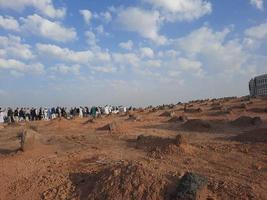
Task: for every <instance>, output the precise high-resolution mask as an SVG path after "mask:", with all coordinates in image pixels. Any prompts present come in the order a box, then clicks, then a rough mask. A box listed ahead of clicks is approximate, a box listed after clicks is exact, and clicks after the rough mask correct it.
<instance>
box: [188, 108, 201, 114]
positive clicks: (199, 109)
mask: <svg viewBox="0 0 267 200" xmlns="http://www.w3.org/2000/svg"><path fill="white" fill-rule="evenodd" d="M202 111H203V110H202V109H201V108H186V109H184V112H186V113H200V112H202Z"/></svg>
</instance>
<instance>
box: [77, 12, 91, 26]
mask: <svg viewBox="0 0 267 200" xmlns="http://www.w3.org/2000/svg"><path fill="white" fill-rule="evenodd" d="M80 14H81V15H82V16H83V19H84V21H85V23H86V24H90V22H91V19H92V16H93V15H92V12H91V11H90V10H80Z"/></svg>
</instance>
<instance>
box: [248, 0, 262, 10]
mask: <svg viewBox="0 0 267 200" xmlns="http://www.w3.org/2000/svg"><path fill="white" fill-rule="evenodd" d="M250 4H251V5H253V6H255V7H256V8H257V9H259V10H264V5H263V0H250Z"/></svg>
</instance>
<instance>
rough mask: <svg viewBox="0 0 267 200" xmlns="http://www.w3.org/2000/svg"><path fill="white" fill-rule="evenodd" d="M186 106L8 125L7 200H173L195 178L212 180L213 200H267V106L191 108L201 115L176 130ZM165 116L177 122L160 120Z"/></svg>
mask: <svg viewBox="0 0 267 200" xmlns="http://www.w3.org/2000/svg"><path fill="white" fill-rule="evenodd" d="M249 102H252V103H249ZM242 103H245V105H246V106H242V105H241V104H242ZM184 105H185V104H182V103H179V104H176V105H163V106H158V107H154V108H153V107H149V108H147V109H139V110H136V111H131V113H130V114H131V115H133V116H138V117H140V118H141V119H142V120H128V118H129V115H125V114H124V115H110V116H106V117H101V118H97V119H94V120H93V121H90V119H89V118H84V119H80V118H77V119H72V120H65V119H61V120H53V121H40V122H39V121H37V122H30V123H17V124H14V125H13V124H11V125H4V126H1V128H0V200H14V199H18V200H29V199H33V200H38V199H46V200H66V199H70V200H84V199H86V200H87V199H98V200H102V199H104V200H110V199H125V200H128V199H151V200H152V199H153V200H154V199H159V200H164V199H166V200H171V199H173V198H174V199H175V198H176V197H179V194H178V193H177V192H178V186H179V184H180V182H181V180H182V177H183V175H185V174H187V172H190V173H193V174H198V175H200V176H201V177H202V176H203V177H205V179H207V181H208V183H207V188H206V189H207V191H205V194H207V198H208V199H216V200H224V199H230V200H231V199H257V200H258V199H259V200H265V199H267V198H266V196H267V195H266V191H267V162H266V161H267V137H266V130H267V115H266V113H265V112H261V111H264V109H266V107H267V100H266V99H264V98H251V99H249V101H248V99H247V98H236V97H233V98H225V99H217V100H212V101H211V100H201V101H194V102H190V105H191V107H188V108H187V109H198V108H200V109H201V112H186V116H187V117H188V119H189V120H188V121H185V122H178V123H176V118H175V116H183V115H185V111H184ZM214 106H222V107H223V108H228V109H229V108H233V110H232V112H229V113H217V114H215V115H210V114H209V113H211V112H212V113H216V112H221V111H222V110H211V108H212V107H214ZM258 109H260V112H255V111H258ZM151 111H153V112H151ZM165 111H167V112H169V113H175V116H173V117H170V115H169V116H166V117H160V115H161V114H162V113H163V112H165ZM244 116H247V117H244ZM256 117H259V118H260V120H259V118H256ZM174 119H175V120H174ZM169 120H174V121H173V122H172V121H169ZM174 122H175V123H174ZM260 122H261V123H260ZM25 129H26V130H27V129H33V130H34V132H36V133H35V136H36V137H35V142H36V143H35V145H34V148H31V149H29V150H27V151H25V152H23V151H21V150H20V147H21V144H20V138H19V137H18V134H19V133H22V132H23V130H25ZM111 133H112V134H111ZM122 133H123V134H122ZM140 135H143V136H140ZM138 136H140V137H138ZM137 138H138V139H137ZM190 187H192V185H191V186H188V188H190ZM188 188H185V189H188ZM185 191H186V190H185ZM197 192H198V191H197Z"/></svg>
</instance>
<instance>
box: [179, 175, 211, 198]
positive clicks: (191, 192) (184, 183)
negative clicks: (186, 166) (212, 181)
mask: <svg viewBox="0 0 267 200" xmlns="http://www.w3.org/2000/svg"><path fill="white" fill-rule="evenodd" d="M207 184H208V180H207V178H206V177H204V176H201V175H198V174H195V173H191V172H187V173H186V174H185V175H184V176H183V177H182V178H181V180H180V182H179V184H178V187H177V190H176V197H175V199H176V200H180V199H186V200H202V199H206V198H207V193H206V190H207Z"/></svg>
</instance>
